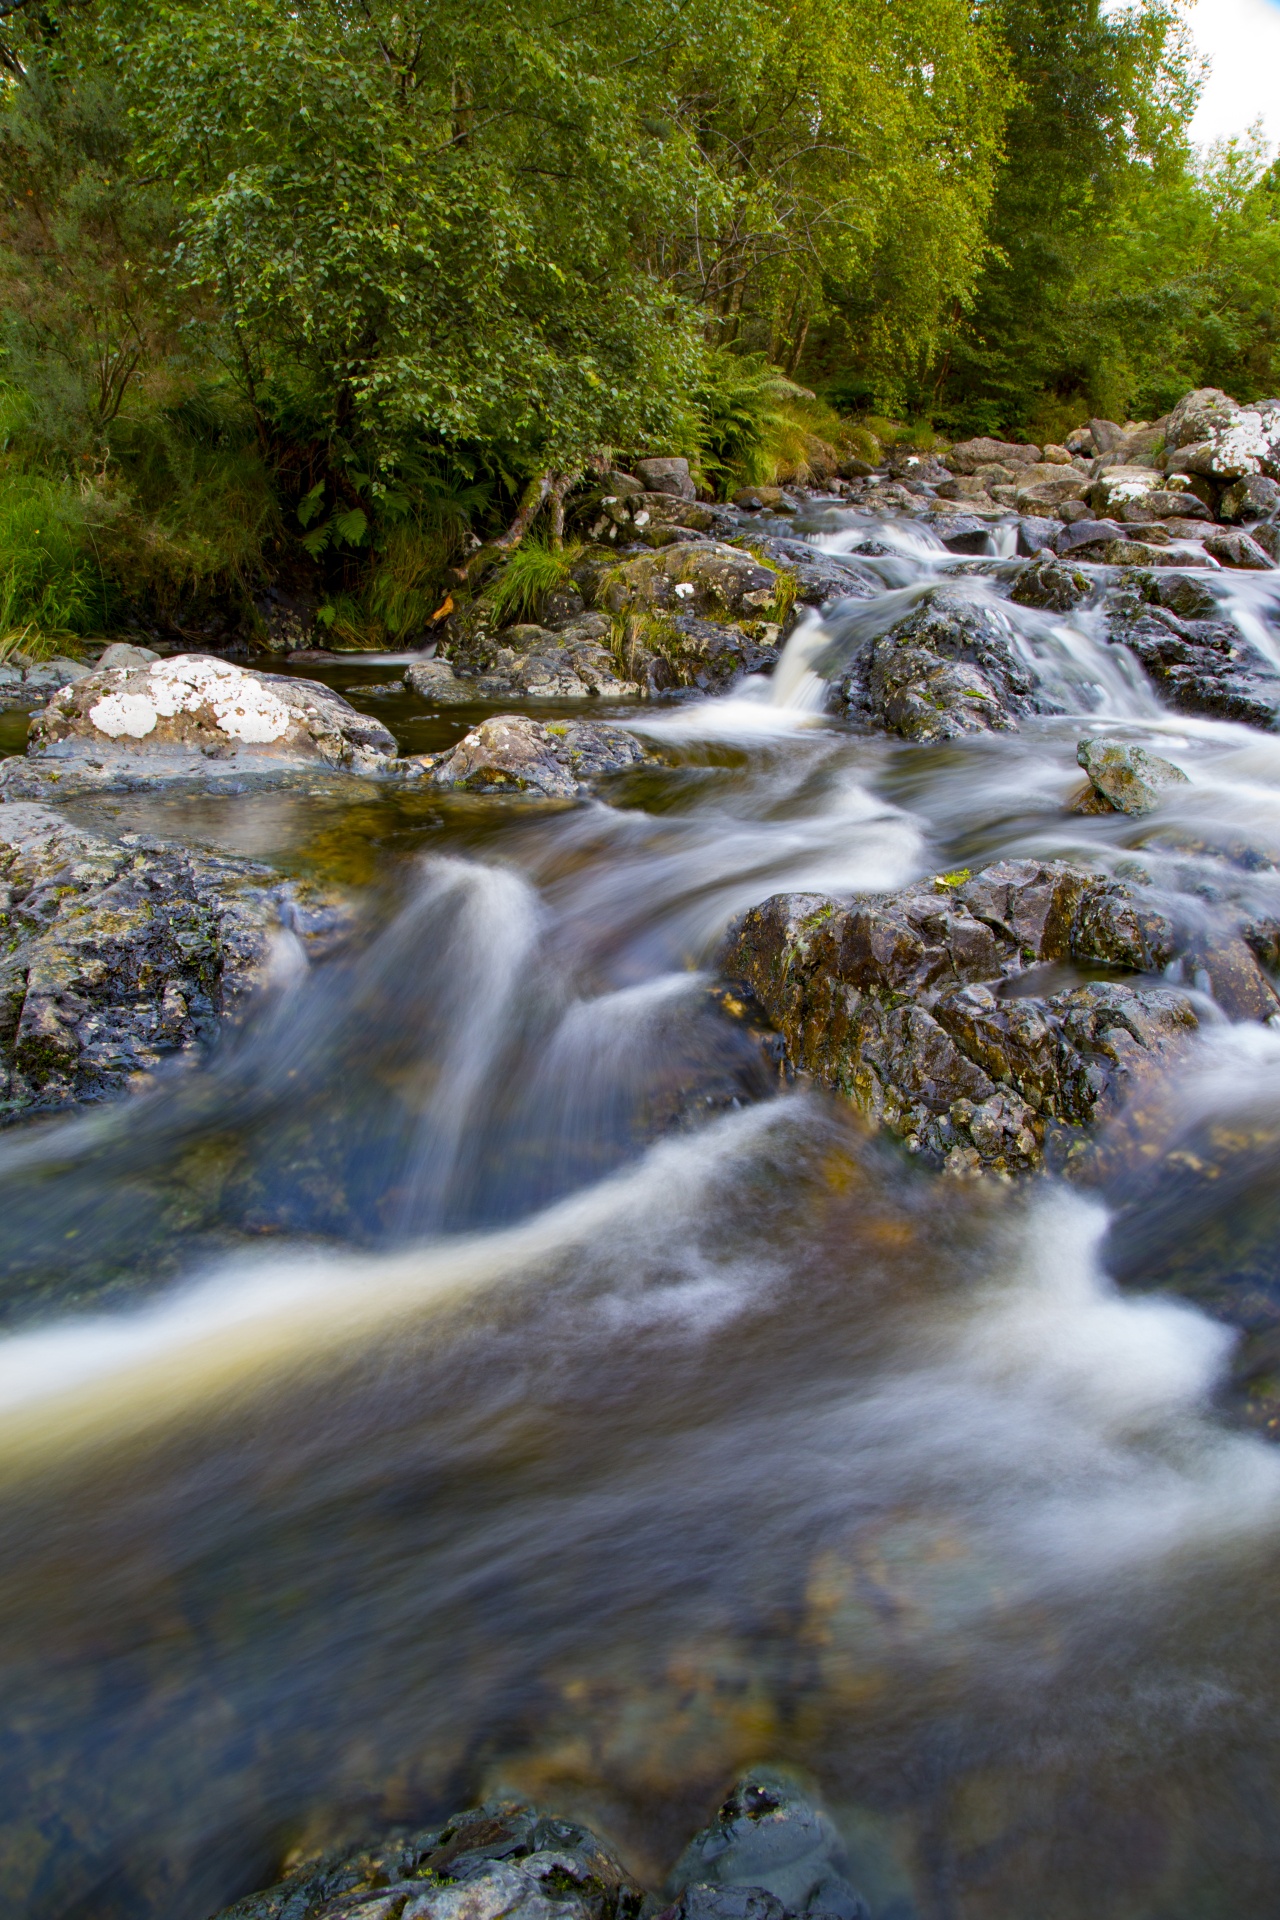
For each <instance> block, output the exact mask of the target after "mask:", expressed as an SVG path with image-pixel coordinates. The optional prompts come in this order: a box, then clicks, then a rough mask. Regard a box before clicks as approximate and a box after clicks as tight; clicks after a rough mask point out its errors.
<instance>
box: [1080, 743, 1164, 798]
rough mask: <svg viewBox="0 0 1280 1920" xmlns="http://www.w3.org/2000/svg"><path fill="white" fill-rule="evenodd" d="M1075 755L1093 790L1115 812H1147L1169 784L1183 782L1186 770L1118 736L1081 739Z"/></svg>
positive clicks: (1161, 796)
mask: <svg viewBox="0 0 1280 1920" xmlns="http://www.w3.org/2000/svg"><path fill="white" fill-rule="evenodd" d="M1076 759H1077V760H1078V761H1079V763H1080V765H1081V766H1082V767H1083V768H1084V770H1085V772H1086V773H1087V774H1088V776H1089V781H1090V784H1091V786H1092V788H1093V791H1094V792H1095V793H1096V794H1098V795H1099V796H1100V797H1101V799H1102V800H1103V801H1104V802H1105V803H1106V805H1107V806H1108V807H1110V808H1113V809H1114V811H1115V812H1116V813H1132V814H1143V813H1151V812H1152V811H1153V810H1154V809H1155V808H1156V807H1158V806H1159V805H1160V802H1161V799H1162V798H1163V796H1164V794H1165V792H1166V790H1167V789H1168V788H1169V787H1173V786H1186V785H1187V776H1186V774H1185V773H1184V772H1183V771H1182V768H1181V767H1175V766H1174V764H1173V762H1172V760H1162V759H1161V757H1160V755H1159V754H1157V753H1148V752H1147V750H1146V748H1145V747H1139V746H1132V745H1129V744H1128V743H1126V742H1125V741H1122V740H1100V739H1088V740H1082V741H1081V742H1080V745H1079V746H1078V747H1077V749H1076Z"/></svg>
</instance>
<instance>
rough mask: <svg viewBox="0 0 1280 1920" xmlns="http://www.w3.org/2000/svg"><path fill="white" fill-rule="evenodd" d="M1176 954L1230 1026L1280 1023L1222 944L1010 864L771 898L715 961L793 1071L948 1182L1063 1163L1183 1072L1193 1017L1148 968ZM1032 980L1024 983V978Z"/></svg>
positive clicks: (1109, 884) (1136, 906) (1059, 872)
mask: <svg viewBox="0 0 1280 1920" xmlns="http://www.w3.org/2000/svg"><path fill="white" fill-rule="evenodd" d="M1180 956H1185V957H1187V958H1188V959H1189V961H1190V963H1191V964H1192V965H1193V966H1194V967H1195V968H1196V969H1198V970H1199V971H1200V972H1201V973H1202V974H1203V975H1204V977H1205V979H1206V981H1207V983H1208V984H1209V985H1210V986H1211V988H1212V990H1213V991H1214V993H1215V995H1216V997H1217V998H1218V999H1219V1001H1220V1004H1221V1005H1222V1006H1223V1008H1224V1010H1225V1011H1226V1012H1228V1013H1229V1014H1231V1015H1232V1017H1235V1018H1267V1017H1269V1016H1270V1014H1271V1013H1273V1012H1275V1011H1276V1010H1277V1009H1280V1001H1278V1000H1277V998H1276V995H1275V993H1274V991H1273V989H1272V988H1271V986H1270V983H1269V982H1268V981H1267V979H1266V976H1265V975H1264V974H1263V972H1262V970H1261V968H1260V967H1259V965H1258V963H1257V961H1256V960H1255V959H1254V957H1253V954H1252V952H1250V950H1249V949H1248V947H1247V946H1246V945H1245V943H1244V941H1243V940H1241V939H1240V938H1239V937H1238V936H1236V935H1234V934H1232V933H1230V932H1227V933H1225V934H1222V935H1206V934H1205V932H1204V929H1203V928H1202V927H1195V926H1191V925H1186V926H1180V925H1177V924H1175V921H1174V919H1173V918H1172V916H1171V915H1170V913H1168V912H1167V911H1165V909H1164V908H1163V906H1162V905H1161V904H1160V903H1159V902H1156V901H1154V900H1152V899H1151V898H1150V897H1148V896H1146V895H1144V894H1143V893H1142V891H1141V890H1140V889H1138V888H1135V887H1131V886H1129V885H1127V884H1126V883H1124V882H1121V881H1117V880H1113V879H1110V878H1109V877H1108V876H1106V875H1104V874H1099V873H1090V872H1085V871H1080V870H1078V869H1076V868H1074V867H1071V866H1068V865H1066V864H1065V863H1063V862H1047V863H1040V862H1037V861H1034V860H1014V861H1006V862H1002V863H1001V864H999V865H997V866H994V867H989V868H986V869H984V870H983V871H982V872H980V873H978V874H976V875H972V876H970V875H968V874H964V875H957V876H954V878H953V877H950V876H948V877H946V878H945V879H944V881H943V882H941V883H935V885H933V886H927V885H917V886H914V887H909V888H907V889H905V890H904V891H903V892H902V893H899V894H893V895H887V896H883V897H881V898H877V899H865V900H853V901H850V900H837V899H830V898H823V897H822V896H820V895H812V894H777V895H775V896H774V897H773V898H772V899H770V900H766V901H765V902H763V904H762V905H760V906H758V907H755V908H753V909H752V910H751V912H750V913H748V914H747V915H746V916H745V917H744V919H743V920H742V921H741V922H740V923H739V925H738V927H737V928H736V929H735V931H734V933H733V934H732V935H731V937H730V940H729V942H728V944H727V946H726V949H725V952H724V955H723V960H722V965H723V967H724V970H725V972H726V973H727V974H728V975H729V976H730V977H732V978H738V979H741V980H742V981H743V982H744V983H745V984H746V986H747V987H748V988H749V989H750V991H751V993H752V994H753V995H754V996H755V999H756V1000H757V1002H758V1003H759V1004H760V1005H761V1006H762V1007H763V1008H764V1010H765V1012H766V1013H767V1014H768V1016H769V1017H770V1018H771V1019H772V1020H773V1022H774V1024H775V1026H776V1027H777V1028H778V1030H779V1032H780V1033H781V1035H782V1036H783V1039H784V1040H785V1042H786V1046H787V1050H788V1057H789V1059H790V1062H791V1064H792V1065H793V1066H794V1067H795V1068H798V1069H803V1070H804V1071H806V1072H809V1073H812V1074H813V1075H814V1076H815V1078H817V1079H819V1080H820V1081H822V1082H823V1083H824V1084H825V1085H827V1086H829V1087H831V1088H833V1089H834V1090H835V1091H836V1092H838V1093H840V1094H842V1095H843V1096H844V1097H845V1098H846V1099H848V1100H850V1101H851V1102H852V1103H853V1105H855V1106H856V1107H858V1108H860V1109H861V1110H862V1111H863V1112H865V1113H867V1114H868V1115H870V1116H871V1117H872V1118H873V1119H875V1120H877V1121H879V1122H880V1123H881V1124H883V1125H884V1126H885V1127H886V1128H887V1129H888V1130H889V1131H890V1132H891V1133H894V1134H896V1135H897V1136H898V1137H899V1138H901V1139H904V1140H905V1141H906V1142H907V1143H908V1145H909V1146H910V1147H911V1148H912V1149H913V1150H915V1151H918V1152H920V1153H922V1154H923V1155H924V1156H925V1157H926V1158H927V1159H928V1160H929V1161H931V1162H932V1163H933V1164H936V1165H946V1166H947V1167H948V1168H949V1169H951V1170H953V1171H955V1172H965V1171H969V1170H971V1169H976V1168H979V1167H985V1168H994V1169H995V1170H997V1171H1001V1172H1015V1171H1020V1170H1025V1169H1028V1168H1033V1167H1036V1166H1039V1165H1041V1164H1042V1163H1043V1161H1044V1160H1045V1159H1046V1157H1047V1158H1048V1159H1049V1160H1050V1162H1051V1163H1054V1164H1060V1163H1062V1162H1064V1161H1065V1160H1066V1159H1068V1158H1069V1157H1071V1156H1072V1155H1073V1153H1074V1152H1075V1151H1076V1149H1077V1148H1078V1146H1079V1145H1080V1144H1081V1143H1082V1141H1083V1132H1082V1130H1083V1129H1085V1128H1089V1127H1092V1126H1093V1125H1094V1124H1095V1122H1097V1121H1098V1120H1101V1119H1103V1118H1105V1117H1107V1116H1109V1115H1110V1114H1112V1113H1114V1112H1116V1111H1117V1110H1118V1109H1119V1108H1120V1107H1121V1106H1122V1105H1124V1104H1125V1103H1126V1102H1127V1101H1128V1100H1129V1099H1130V1098H1131V1097H1132V1095H1133V1093H1134V1091H1135V1089H1136V1088H1137V1087H1138V1086H1140V1085H1142V1084H1143V1083H1144V1082H1145V1081H1146V1080H1147V1079H1148V1077H1149V1076H1150V1075H1151V1074H1152V1073H1154V1072H1156V1071H1158V1070H1160V1069H1162V1068H1163V1067H1165V1066H1166V1065H1168V1064H1169V1063H1170V1062H1171V1061H1173V1060H1176V1059H1178V1058H1180V1057H1181V1056H1182V1055H1183V1054H1184V1053H1185V1051H1186V1049H1187V1047H1188V1046H1189V1044H1190V1042H1191V1041H1192V1040H1193V1039H1194V1037H1195V1034H1196V1031H1197V1026H1198V1020H1197V1015H1196V1012H1195V1008H1194V1006H1193V1003H1192V1001H1191V1000H1190V999H1189V998H1188V996H1187V995H1186V994H1185V993H1184V992H1181V991H1180V990H1178V989H1177V988H1176V987H1172V986H1164V985H1155V984H1152V983H1150V982H1147V981H1133V980H1125V979H1122V978H1119V977H1115V978H1112V979H1103V980H1088V979H1086V978H1082V976H1081V974H1080V972H1079V969H1080V968H1082V967H1083V968H1094V969H1097V968H1099V967H1100V966H1101V967H1106V968H1116V969H1124V970H1125V971H1127V972H1129V973H1131V974H1132V973H1143V974H1152V973H1159V972H1162V971H1163V970H1164V969H1166V968H1167V967H1168V966H1169V964H1170V963H1171V962H1172V961H1174V960H1175V959H1177V958H1179V957H1180ZM1033 969H1039V971H1032V970H1033Z"/></svg>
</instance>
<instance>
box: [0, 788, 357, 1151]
mask: <svg viewBox="0 0 1280 1920" xmlns="http://www.w3.org/2000/svg"><path fill="white" fill-rule="evenodd" d="M344 926H345V918H344V916H343V914H342V912H341V909H340V907H339V906H338V905H337V904H336V903H335V902H334V901H332V900H330V901H325V900H324V899H323V898H322V897H321V896H319V895H317V894H315V893H314V892H308V891H307V890H306V889H305V888H304V889H299V888H298V887H297V886H295V885H293V884H291V883H282V882H281V881H280V879H279V876H278V875H276V874H274V873H272V872H271V870H270V869H269V868H266V867H261V866H256V865H253V864H251V863H250V862H248V861H244V860H233V859H229V858H225V857H222V856H219V855H215V854H211V853H193V852H190V851H188V850H186V849H184V848H181V847H173V846H168V845H166V844H165V843H164V842H162V841H157V840H152V839H148V838H144V837H143V836H141V835H138V834H126V835H124V836H122V837H121V838H120V839H118V840H113V839H108V838H106V837H105V836H104V835H101V834H96V833H90V832H88V831H86V830H85V829H84V828H81V827H77V826H74V825H73V824H72V823H71V822H70V821H68V820H67V819H65V818H64V817H63V815H61V814H59V813H57V812H55V811H54V810H53V809H52V808H49V807H43V806H38V805H32V804H27V803H23V802H21V801H10V802H8V803H7V804H5V805H0V1124H10V1123H12V1122H13V1121H14V1120H17V1119H21V1118H24V1117H25V1116H27V1115H29V1114H33V1113H40V1112H48V1111H51V1110H55V1109H60V1108H65V1107H69V1106H73V1105H77V1104H79V1103H82V1102H97V1101H103V1100H109V1099H113V1098H115V1097H116V1096H118V1095H119V1094H121V1093H122V1092H123V1091H125V1089H126V1088H127V1087H128V1086H129V1085H130V1084H131V1083H133V1082H134V1081H135V1078H136V1076H137V1075H139V1074H144V1073H146V1072H148V1071H150V1070H151V1069H153V1068H155V1067H157V1066H158V1065H159V1064H160V1063H161V1062H162V1061H163V1060H164V1059H165V1058H166V1057H169V1056H172V1055H174V1054H177V1053H189V1052H191V1051H192V1050H193V1049H198V1048H200V1047H201V1046H203V1045H204V1044H206V1043H207V1042H208V1041H210V1040H211V1039H213V1037H214V1036H215V1035H216V1033H217V1032H218V1030H219V1028H220V1027H221V1026H222V1025H223V1024H224V1023H225V1022H226V1021H227V1020H229V1019H233V1018H234V1017H236V1016H237V1015H238V1014H239V1013H240V1012H241V1011H242V1010H243V1008H244V1006H245V1004H246V1002H247V998H248V995H249V994H250V993H251V991H252V990H253V989H254V988H255V987H257V986H258V985H259V984H261V982H262V981H263V980H264V978H265V977H266V976H267V974H268V972H269V970H270V965H271V960H272V952H273V944H274V942H275V941H276V940H277V939H278V937H279V936H280V935H281V934H282V932H283V931H284V930H285V929H288V930H290V931H292V932H293V933H294V934H297V935H300V936H301V937H303V938H304V940H306V941H308V942H310V943H311V944H312V945H321V944H323V943H325V942H327V941H329V940H331V939H332V938H333V937H334V935H335V934H336V933H340V932H341V931H342V929H343V927H344Z"/></svg>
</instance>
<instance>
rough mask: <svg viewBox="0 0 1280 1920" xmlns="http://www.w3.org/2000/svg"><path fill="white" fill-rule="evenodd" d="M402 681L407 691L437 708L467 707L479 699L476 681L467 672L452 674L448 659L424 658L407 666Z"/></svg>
mask: <svg viewBox="0 0 1280 1920" xmlns="http://www.w3.org/2000/svg"><path fill="white" fill-rule="evenodd" d="M404 684H405V686H406V687H407V688H408V689H409V691H410V693H416V694H417V695H418V696H419V697H420V698H421V699H423V700H430V701H431V702H432V703H433V704H434V705H436V706H440V707H465V706H470V705H471V704H472V703H473V702H474V701H476V700H478V699H479V698H480V695H479V693H478V691H477V688H476V683H475V681H474V680H473V679H472V678H471V677H470V676H469V675H466V674H459V673H455V672H454V670H453V666H452V665H451V663H450V662H449V661H448V660H424V661H422V663H421V664H420V665H418V664H415V665H414V666H411V667H406V668H405V672H404Z"/></svg>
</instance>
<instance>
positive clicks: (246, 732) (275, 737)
mask: <svg viewBox="0 0 1280 1920" xmlns="http://www.w3.org/2000/svg"><path fill="white" fill-rule="evenodd" d="M27 753H28V758H29V760H31V761H33V762H37V763H39V765H40V767H41V768H43V769H44V770H46V771H48V770H56V771H59V772H71V773H76V774H79V775H82V776H84V775H87V776H90V777H96V778H97V779H98V780H99V781H101V782H104V783H105V782H110V781H111V780H115V779H119V778H121V777H126V778H130V779H141V780H165V779H172V778H175V777H181V776H183V775H187V774H191V773H201V774H209V773H214V772H217V773H222V772H236V771H239V770H242V769H249V770H269V769H271V768H289V767H306V766H310V767H315V766H328V767H341V768H345V769H347V770H349V771H351V772H353V773H380V772H384V771H386V769H387V768H388V766H389V764H390V763H391V762H392V761H393V760H394V759H395V757H396V753H397V748H396V742H395V737H394V735H392V734H391V733H390V732H389V731H388V730H387V728H386V727H384V726H383V725H382V724H381V722H380V721H378V720H374V719H371V718H370V717H369V715H368V714H363V713H358V712H357V711H356V709H355V708H354V707H353V706H352V705H351V704H350V702H349V701H346V700H344V699H343V698H342V696H341V694H338V693H333V692H332V691H331V690H330V689H329V688H328V687H324V686H321V685H320V683H319V682H318V681H314V680H295V679H292V678H287V677H285V676H283V675H276V674H266V673H253V672H250V671H248V670H247V669H245V668H242V667H236V666H233V665H232V664H231V663H230V662H229V661H226V660H218V659H214V658H213V657H212V656H210V655H207V654H193V653H187V654H175V655H174V656H173V657H172V658H170V659H167V660H157V661H155V662H153V663H150V664H148V665H144V666H140V667H115V668H107V669H106V670H103V671H98V672H94V673H89V674H85V675H83V676H82V677H80V678H78V679H77V680H76V681H75V683H74V685H70V686H65V687H63V688H62V689H61V690H60V691H59V692H57V693H55V694H54V696H53V698H52V699H51V700H50V702H49V704H48V706H47V707H46V708H45V709H44V711H43V713H41V714H39V715H38V716H37V717H36V719H35V720H34V722H33V723H32V729H31V736H30V743H29V745H28V748H27Z"/></svg>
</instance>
